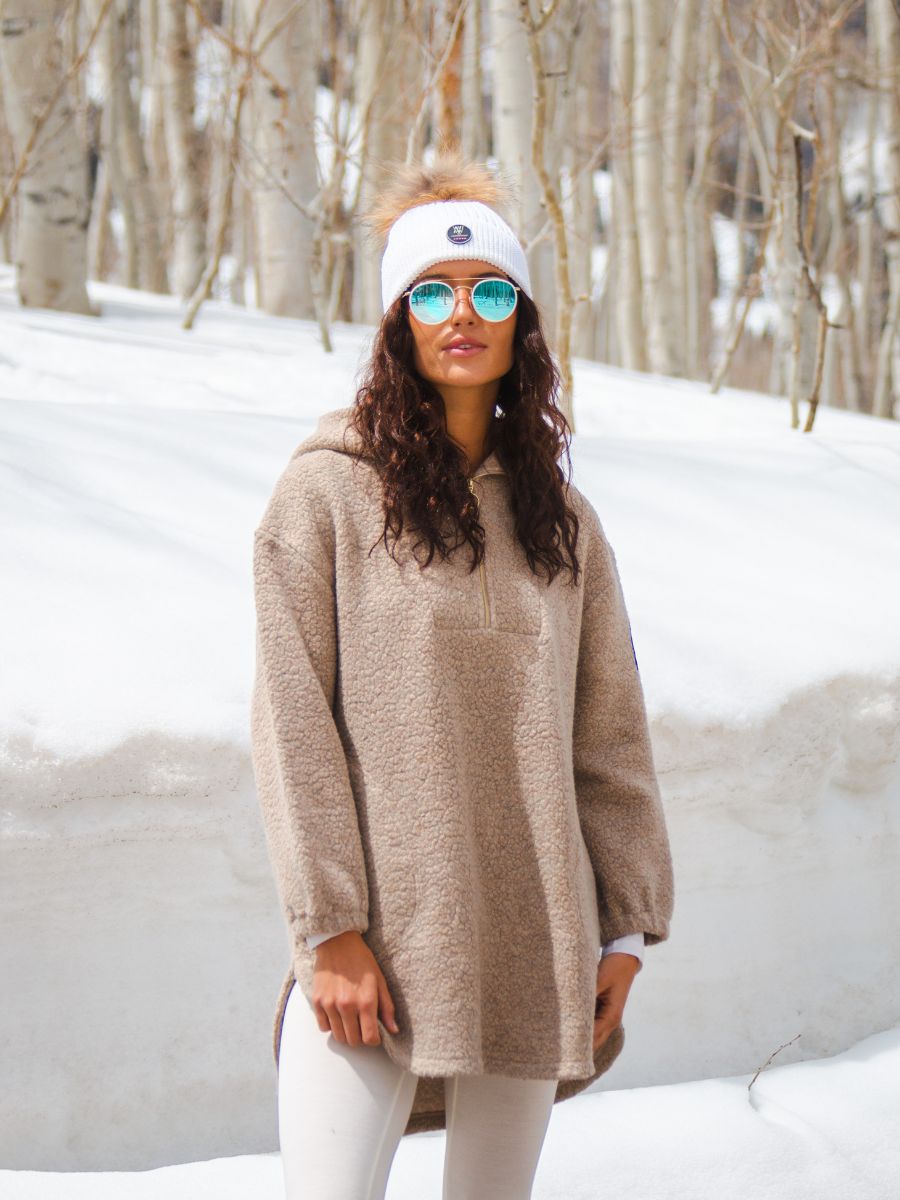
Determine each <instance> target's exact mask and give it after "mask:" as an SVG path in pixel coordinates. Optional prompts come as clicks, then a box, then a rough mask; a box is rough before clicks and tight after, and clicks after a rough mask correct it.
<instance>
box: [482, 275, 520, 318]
mask: <svg viewBox="0 0 900 1200" xmlns="http://www.w3.org/2000/svg"><path fill="white" fill-rule="evenodd" d="M516 296H517V292H516V289H515V288H514V287H513V285H512V284H511V283H508V282H507V281H506V280H505V279H482V280H481V282H480V283H476V285H475V288H474V291H473V292H472V304H473V306H474V308H475V311H476V312H477V313H478V315H479V317H484V319H485V320H486V321H505V320H506V318H507V317H508V316H509V315H510V313H511V312H512V311H513V309H514V308H515V307H516Z"/></svg>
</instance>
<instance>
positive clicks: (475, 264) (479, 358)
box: [407, 259, 517, 399]
mask: <svg viewBox="0 0 900 1200" xmlns="http://www.w3.org/2000/svg"><path fill="white" fill-rule="evenodd" d="M486 276H493V277H494V278H498V277H499V278H500V279H509V278H510V277H509V275H507V273H506V272H505V271H501V270H499V268H497V267H495V266H492V265H491V263H489V262H483V261H481V260H480V259H455V260H451V261H444V262H439V263H435V265H434V266H433V267H429V268H428V269H427V270H426V271H423V272H422V274H421V275H417V276H416V278H415V280H413V282H414V283H421V282H422V280H423V279H443V280H445V281H446V282H447V283H449V284H450V286H451V287H452V288H455V289H456V302H455V304H454V306H453V308H452V310H451V312H450V315H449V316H448V317H447V320H446V321H442V322H441V324H440V325H425V324H423V323H422V322H421V321H419V320H417V319H416V317H415V316H414V315H413V314H412V313H411V312H410V311H409V308H408V306H407V319H408V321H409V326H410V329H411V330H412V335H413V339H414V342H415V346H414V350H413V362H414V364H415V368H416V370H417V371H418V372H419V374H420V375H421V376H422V377H423V378H424V379H427V380H428V382H429V383H432V384H434V386H435V387H436V388H437V389H438V391H439V392H441V394H442V395H445V389H453V388H465V389H467V390H468V389H472V388H478V387H479V386H484V387H485V389H486V392H487V393H488V396H489V398H490V399H493V398H494V397H495V396H496V393H497V389H498V385H499V380H500V379H501V378H502V376H504V375H505V374H506V372H507V371H509V370H510V369H511V367H512V365H513V359H514V354H513V335H514V333H515V331H516V316H517V309H514V310H513V312H512V313H511V314H510V315H509V316H508V317H507V318H506V319H505V320H503V321H486V320H485V319H484V318H483V317H479V315H478V313H476V312H475V309H474V308H473V307H472V294H471V292H469V291H468V290H466V288H464V287H461V286H460V285H461V284H466V285H468V287H474V286H475V284H476V283H477V282H478V279H479V278H484V277H486ZM461 340H464V341H465V342H467V343H469V344H470V346H471V347H472V348H471V349H455V348H454V343H459V342H460V341H461ZM491 385H493V386H491Z"/></svg>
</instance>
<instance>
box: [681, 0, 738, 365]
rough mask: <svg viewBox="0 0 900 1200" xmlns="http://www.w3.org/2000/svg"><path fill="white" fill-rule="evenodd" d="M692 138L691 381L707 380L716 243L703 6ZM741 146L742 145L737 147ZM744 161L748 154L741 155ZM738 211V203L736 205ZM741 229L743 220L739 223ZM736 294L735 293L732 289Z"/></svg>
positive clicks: (716, 64) (714, 71)
mask: <svg viewBox="0 0 900 1200" xmlns="http://www.w3.org/2000/svg"><path fill="white" fill-rule="evenodd" d="M697 62H698V68H697V105H696V134H695V137H694V166H693V171H692V174H691V180H690V183H689V184H688V188H687V194H686V196H685V209H684V213H685V232H686V242H685V252H684V261H685V269H686V278H685V330H684V334H685V361H684V368H685V374H687V375H688V376H689V377H690V378H692V379H703V378H707V373H708V369H709V365H710V354H709V350H710V340H711V336H710V335H711V305H712V302H713V300H714V298H715V291H716V279H717V276H718V272H717V270H716V243H715V238H714V236H713V225H712V212H713V211H714V207H715V198H714V197H713V196H712V195H711V183H710V181H711V177H712V175H713V172H714V162H713V146H714V131H715V123H716V97H717V96H718V94H719V84H720V56H719V31H718V28H717V26H716V21H715V16H714V13H713V12H712V8H711V6H710V5H709V4H706V5H704V11H703V19H702V23H701V31H700V52H699V54H698V56H697ZM742 145H744V146H746V143H745V142H743V143H742ZM744 161H745V162H748V161H749V155H748V154H747V152H746V150H745V151H744ZM737 210H738V212H742V211H743V209H742V202H741V201H740V200H739V201H738V204H737ZM738 224H739V227H740V228H741V230H742V229H743V221H739V223H738ZM735 292H737V288H736V289H735Z"/></svg>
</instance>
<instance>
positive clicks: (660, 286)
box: [631, 0, 684, 375]
mask: <svg viewBox="0 0 900 1200" xmlns="http://www.w3.org/2000/svg"><path fill="white" fill-rule="evenodd" d="M631 8H632V14H633V21H634V105H633V114H634V125H633V128H632V139H631V158H632V163H633V169H634V209H635V221H636V224H637V230H638V248H639V251H640V257H641V286H642V300H643V309H644V321H645V323H646V327H647V352H648V359H649V364H648V365H649V367H650V370H651V371H656V372H660V373H661V374H664V375H672V374H677V373H678V355H677V352H676V349H675V335H676V328H675V322H674V317H673V307H674V306H673V301H672V297H671V295H670V292H669V288H668V270H667V262H666V224H667V220H668V218H669V212H668V210H669V206H670V201H669V198H668V197H667V196H666V195H665V193H664V179H663V171H662V159H663V145H662V136H661V130H660V124H661V118H662V113H663V95H664V85H665V71H666V52H665V45H664V35H665V13H666V11H667V8H668V6H667V5H665V4H664V3H663V0H632V4H631ZM683 219H684V218H683V216H682V214H681V212H680V211H679V212H678V214H677V220H679V221H682V220H683Z"/></svg>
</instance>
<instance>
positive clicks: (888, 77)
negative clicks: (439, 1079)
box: [868, 0, 900, 417]
mask: <svg viewBox="0 0 900 1200" xmlns="http://www.w3.org/2000/svg"><path fill="white" fill-rule="evenodd" d="M868 16H869V21H870V29H871V33H872V36H874V38H875V44H876V46H877V48H878V60H877V61H878V84H879V88H880V89H881V135H882V138H883V142H884V170H885V187H884V191H883V194H882V196H881V198H880V201H879V205H878V215H879V217H880V219H881V224H882V227H883V229H884V248H885V255H886V256H887V276H888V304H887V313H886V316H885V322H884V328H883V329H882V331H881V337H880V339H879V343H878V371H877V374H876V376H875V393H874V396H873V398H872V412H873V414H874V415H875V416H877V417H892V416H894V415H895V414H894V403H895V400H896V398H897V396H898V395H900V364H898V361H897V359H898V356H900V16H898V14H897V11H896V9H895V7H894V5H893V3H892V0H869V5H868Z"/></svg>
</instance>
